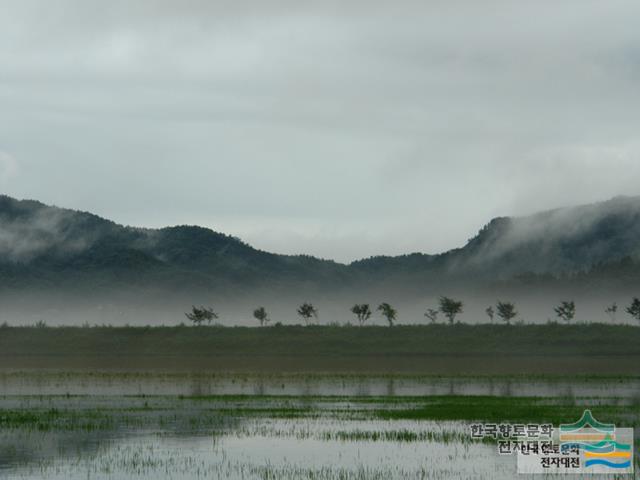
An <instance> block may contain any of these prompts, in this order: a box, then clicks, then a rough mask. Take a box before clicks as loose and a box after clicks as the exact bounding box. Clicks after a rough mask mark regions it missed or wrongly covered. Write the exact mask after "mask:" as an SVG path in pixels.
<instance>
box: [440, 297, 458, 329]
mask: <svg viewBox="0 0 640 480" xmlns="http://www.w3.org/2000/svg"><path fill="white" fill-rule="evenodd" d="M462 307H463V304H462V302H460V301H457V300H454V299H453V298H449V297H440V311H441V312H442V313H443V314H444V316H445V317H447V318H448V319H449V324H451V325H452V324H453V322H454V320H455V319H456V315H458V314H459V313H462Z"/></svg>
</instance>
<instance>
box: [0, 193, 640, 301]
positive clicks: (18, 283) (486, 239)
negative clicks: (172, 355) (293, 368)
mask: <svg viewBox="0 0 640 480" xmlns="http://www.w3.org/2000/svg"><path fill="white" fill-rule="evenodd" d="M639 256H640V197H614V198H612V199H610V200H607V201H604V202H596V203H592V204H588V205H579V206H574V207H563V208H557V209H553V210H547V211H543V212H538V213H535V214H532V215H528V216H524V217H496V218H494V219H492V220H490V221H489V222H488V223H487V224H486V225H485V226H484V227H483V228H482V229H480V231H479V232H478V233H477V234H476V235H475V236H473V237H472V238H470V239H469V240H468V241H467V243H466V244H465V245H463V246H462V247H458V248H454V249H451V250H448V251H446V252H443V253H439V254H426V253H418V252H414V253H409V254H405V255H399V256H373V257H369V258H363V259H360V260H356V261H353V262H351V263H349V264H343V263H339V262H336V261H333V260H325V259H320V258H317V257H313V256H310V255H281V254H275V253H271V252H267V251H264V250H260V249H257V248H255V247H253V246H251V245H249V244H248V243H245V242H243V241H242V240H240V239H239V238H237V237H234V236H231V235H227V234H224V233H220V232H216V231H214V230H211V229H208V228H204V227H200V226H197V225H175V226H169V227H163V228H158V229H152V228H141V227H135V226H125V225H121V224H118V223H116V222H114V221H112V220H109V219H106V218H103V217H100V216H98V215H95V214H93V213H90V212H86V211H81V210H73V209H65V208H60V207H56V206H49V205H46V204H44V203H42V202H39V201H37V200H17V199H15V198H12V197H9V196H6V195H1V196H0V280H1V281H2V286H3V287H4V288H7V287H9V288H10V287H20V288H24V287H28V286H29V285H30V284H33V285H36V284H37V285H39V286H43V285H44V286H47V285H48V286H55V285H59V286H64V285H66V286H73V285H74V284H78V285H80V284H81V285H84V286H90V285H91V284H92V283H93V284H96V285H102V286H104V285H109V284H110V283H113V286H117V285H118V284H120V285H121V286H123V285H127V284H128V283H136V284H146V285H148V286H154V287H159V288H160V289H162V288H177V289H188V288H190V287H194V286H197V287H200V288H203V289H228V290H233V289H239V290H250V289H254V288H263V289H270V290H273V291H286V290H287V289H290V288H293V287H295V288H308V289H314V288H316V289H320V290H327V289H329V290H331V289H333V290H335V289H340V288H347V287H354V286H363V285H364V286H367V285H368V286H372V285H380V286H387V287H390V286H397V287H402V286H403V285H409V284H416V283H418V284H425V285H428V284H430V283H433V282H442V281H444V282H447V281H451V282H454V281H458V282H486V281H487V280H488V279H491V280H492V281H506V280H508V279H510V278H515V277H517V276H519V275H525V274H533V275H545V274H550V275H561V274H567V273H580V272H585V271H588V270H589V269H591V268H593V267H594V266H596V265H602V264H607V263H615V262H619V261H620V260H622V259H623V258H627V257H628V258H631V259H637V258H638V257H639ZM74 279H75V280H74Z"/></svg>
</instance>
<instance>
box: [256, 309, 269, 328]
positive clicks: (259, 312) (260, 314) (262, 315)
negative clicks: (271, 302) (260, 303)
mask: <svg viewBox="0 0 640 480" xmlns="http://www.w3.org/2000/svg"><path fill="white" fill-rule="evenodd" d="M253 316H254V317H255V318H256V319H257V320H258V321H259V322H260V326H261V327H263V326H264V324H265V323H268V322H269V315H268V314H267V311H266V310H265V309H264V307H259V308H256V309H255V310H254V311H253Z"/></svg>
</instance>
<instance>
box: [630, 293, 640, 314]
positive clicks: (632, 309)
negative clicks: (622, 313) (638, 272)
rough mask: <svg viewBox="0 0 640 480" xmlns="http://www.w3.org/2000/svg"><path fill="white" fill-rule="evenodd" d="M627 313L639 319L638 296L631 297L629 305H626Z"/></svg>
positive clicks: (639, 300)
mask: <svg viewBox="0 0 640 480" xmlns="http://www.w3.org/2000/svg"><path fill="white" fill-rule="evenodd" d="M627 313H628V314H629V315H631V316H632V317H633V318H635V319H636V320H640V298H638V297H633V301H632V302H631V305H629V306H628V307H627Z"/></svg>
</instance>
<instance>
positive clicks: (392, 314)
mask: <svg viewBox="0 0 640 480" xmlns="http://www.w3.org/2000/svg"><path fill="white" fill-rule="evenodd" d="M378 311H379V312H382V316H383V317H384V318H386V319H387V322H389V326H390V327H393V322H394V320H395V319H396V315H397V314H398V312H397V311H396V309H395V308H393V307H392V306H391V305H389V304H388V303H386V302H384V303H381V304H380V305H378Z"/></svg>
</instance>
